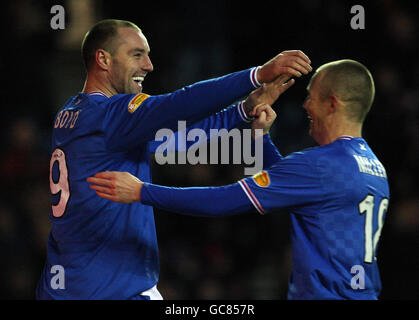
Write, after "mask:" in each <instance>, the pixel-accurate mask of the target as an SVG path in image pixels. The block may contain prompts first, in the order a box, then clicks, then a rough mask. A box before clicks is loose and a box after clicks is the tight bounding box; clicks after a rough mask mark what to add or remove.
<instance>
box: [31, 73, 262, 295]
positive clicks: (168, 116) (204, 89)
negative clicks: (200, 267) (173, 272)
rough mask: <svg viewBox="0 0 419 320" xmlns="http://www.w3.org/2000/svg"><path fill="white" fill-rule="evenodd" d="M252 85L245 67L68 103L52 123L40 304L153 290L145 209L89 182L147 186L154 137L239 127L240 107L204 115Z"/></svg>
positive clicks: (154, 256) (149, 218) (151, 228)
mask: <svg viewBox="0 0 419 320" xmlns="http://www.w3.org/2000/svg"><path fill="white" fill-rule="evenodd" d="M254 77H255V68H252V69H249V70H245V71H241V72H237V73H233V74H230V75H227V76H224V77H221V78H217V79H212V80H208V81H203V82H199V83H196V84H194V85H192V86H188V87H185V88H183V89H181V90H178V91H175V92H174V93H171V94H165V95H159V96H149V95H147V94H144V93H140V94H138V95H134V94H120V95H115V96H112V97H110V98H108V97H106V96H105V95H104V94H102V93H100V92H93V93H90V94H86V93H80V94H78V95H77V96H74V97H72V98H70V99H69V100H68V101H67V102H66V103H65V105H64V106H63V108H62V109H61V110H60V111H59V112H58V114H57V116H56V118H55V120H54V129H53V137H52V155H51V162H50V187H51V193H52V210H51V214H50V219H51V222H52V229H51V232H50V234H49V238H48V243H47V259H46V263H45V266H44V269H43V272H42V275H41V279H40V280H39V283H38V286H37V290H36V294H37V298H38V299H135V298H136V297H138V295H139V294H140V293H141V292H144V291H146V290H148V289H150V288H153V287H154V286H155V285H156V283H157V281H158V274H159V259H158V247H157V239H156V229H155V224H154V215H153V209H152V207H150V206H146V205H143V204H141V203H133V204H129V205H127V204H119V203H115V202H111V201H108V200H105V199H102V198H100V197H99V196H97V195H96V193H95V192H94V191H93V190H91V189H90V188H89V185H88V183H87V182H86V178H87V177H89V176H93V175H94V174H95V173H97V172H100V171H127V172H130V173H131V174H133V175H135V176H137V177H139V178H140V179H141V180H143V181H148V182H149V181H151V176H150V163H149V162H150V153H151V152H154V150H155V149H156V145H157V144H156V143H155V142H153V140H154V138H155V135H156V132H157V131H158V130H159V129H161V128H167V129H171V130H173V131H176V128H177V125H178V121H180V120H182V121H183V120H184V121H187V123H188V126H189V125H190V126H191V127H192V128H194V127H199V128H202V129H204V130H206V131H208V130H210V129H211V128H227V129H229V128H232V127H236V126H239V125H241V124H242V123H243V120H244V119H243V117H244V112H243V109H242V106H241V105H239V107H237V106H233V107H230V108H228V109H226V110H223V111H221V112H219V113H216V114H215V115H212V116H209V115H210V114H214V113H215V112H217V111H219V110H221V109H222V108H223V106H224V107H225V106H228V105H230V104H232V103H233V102H234V101H236V100H237V99H239V98H241V97H243V96H244V95H247V94H248V93H249V92H250V91H252V90H254V88H255V82H254ZM175 136H176V134H175ZM174 151H176V150H174ZM60 272H61V273H62V274H61V275H59V273H60ZM60 276H62V277H61V278H60Z"/></svg>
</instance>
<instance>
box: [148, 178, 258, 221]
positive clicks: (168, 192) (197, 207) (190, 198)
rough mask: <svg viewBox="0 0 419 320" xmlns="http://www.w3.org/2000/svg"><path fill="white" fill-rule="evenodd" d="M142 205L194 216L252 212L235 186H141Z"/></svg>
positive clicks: (248, 203) (243, 195)
mask: <svg viewBox="0 0 419 320" xmlns="http://www.w3.org/2000/svg"><path fill="white" fill-rule="evenodd" d="M233 199H234V200H233ZM141 202H142V203H143V204H146V205H150V206H153V207H155V208H159V209H162V210H165V211H171V212H175V213H179V214H184V215H191V216H197V217H224V216H232V215H237V214H241V213H247V212H253V211H254V209H253V207H252V204H251V203H250V202H249V201H248V199H247V198H246V196H245V194H244V193H243V192H242V191H241V188H240V186H239V184H238V183H234V184H231V185H227V186H222V187H190V188H173V187H164V186H159V185H155V184H151V183H144V185H143V188H142V190H141Z"/></svg>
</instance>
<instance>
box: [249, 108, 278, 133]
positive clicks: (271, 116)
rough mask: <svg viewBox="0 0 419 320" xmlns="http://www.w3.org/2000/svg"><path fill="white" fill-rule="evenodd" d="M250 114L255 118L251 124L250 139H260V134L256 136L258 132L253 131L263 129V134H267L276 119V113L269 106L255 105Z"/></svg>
mask: <svg viewBox="0 0 419 320" xmlns="http://www.w3.org/2000/svg"><path fill="white" fill-rule="evenodd" d="M252 113H253V116H254V117H255V120H253V122H252V137H253V139H257V138H259V137H260V134H258V132H260V130H259V131H256V130H255V129H263V134H267V133H268V132H269V129H270V128H271V126H272V124H273V123H274V121H275V119H276V112H275V111H274V109H272V107H271V106H270V105H268V104H266V103H262V104H259V105H257V106H256V107H255V108H254V109H253V111H252Z"/></svg>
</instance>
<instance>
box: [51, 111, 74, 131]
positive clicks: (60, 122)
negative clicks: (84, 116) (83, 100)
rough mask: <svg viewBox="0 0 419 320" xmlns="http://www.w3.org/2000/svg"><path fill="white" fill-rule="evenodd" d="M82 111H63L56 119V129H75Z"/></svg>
mask: <svg viewBox="0 0 419 320" xmlns="http://www.w3.org/2000/svg"><path fill="white" fill-rule="evenodd" d="M79 113H80V110H77V111H69V110H65V111H64V110H63V111H61V112H60V113H59V114H58V116H57V118H56V119H55V123H54V128H55V129H57V128H60V129H61V128H65V129H67V128H70V129H73V128H74V126H75V125H76V122H77V119H78V117H79Z"/></svg>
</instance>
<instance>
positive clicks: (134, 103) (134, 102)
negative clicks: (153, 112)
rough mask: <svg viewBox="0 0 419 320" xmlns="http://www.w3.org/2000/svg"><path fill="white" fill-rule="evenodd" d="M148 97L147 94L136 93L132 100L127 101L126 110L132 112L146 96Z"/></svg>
mask: <svg viewBox="0 0 419 320" xmlns="http://www.w3.org/2000/svg"><path fill="white" fill-rule="evenodd" d="M148 97H149V95H148V94H145V93H139V94H137V95H136V96H135V97H134V98H132V100H131V101H130V102H129V103H128V112H129V113H133V112H134V111H135V110H137V109H138V107H139V106H140V104H142V103H143V102H144V101H145V100H146V99H147V98H148Z"/></svg>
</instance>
